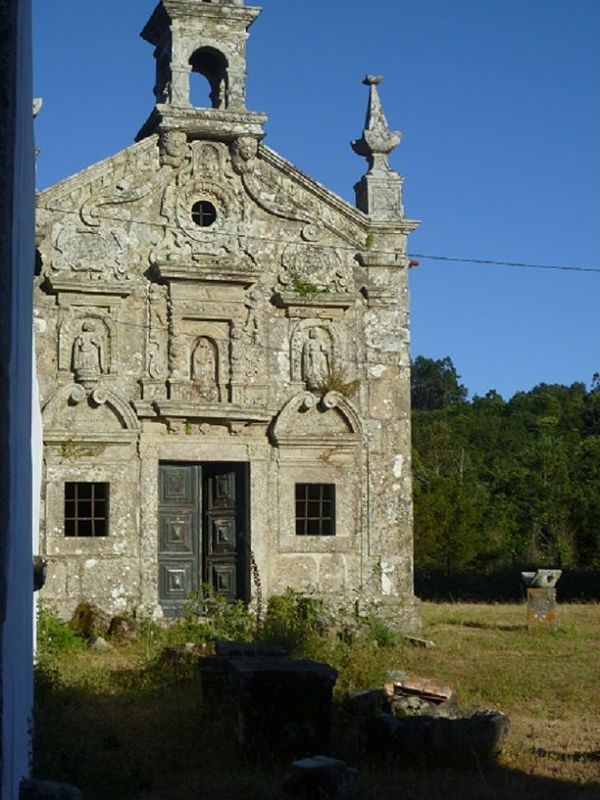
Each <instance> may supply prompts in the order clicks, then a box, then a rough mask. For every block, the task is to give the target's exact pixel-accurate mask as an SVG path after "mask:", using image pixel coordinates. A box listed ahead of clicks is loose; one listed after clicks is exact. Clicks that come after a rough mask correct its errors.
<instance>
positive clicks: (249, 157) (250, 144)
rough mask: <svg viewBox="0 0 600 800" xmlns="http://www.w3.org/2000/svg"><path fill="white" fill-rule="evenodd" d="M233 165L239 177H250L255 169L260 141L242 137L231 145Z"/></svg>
mask: <svg viewBox="0 0 600 800" xmlns="http://www.w3.org/2000/svg"><path fill="white" fill-rule="evenodd" d="M230 149H231V163H232V165H233V169H234V170H235V172H237V174H238V175H248V174H249V173H250V172H252V170H253V169H254V164H255V158H256V155H257V153H258V141H257V140H256V139H255V138H254V137H253V136H240V137H238V138H237V139H234V140H233V142H232V143H231V148H230Z"/></svg>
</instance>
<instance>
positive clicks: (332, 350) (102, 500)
mask: <svg viewBox="0 0 600 800" xmlns="http://www.w3.org/2000/svg"><path fill="white" fill-rule="evenodd" d="M260 11H261V9H260V8H257V7H253V6H247V5H245V3H244V0H161V2H159V4H158V6H157V7H156V9H155V10H154V12H153V14H152V16H151V18H150V20H149V22H148V23H147V24H146V26H145V28H144V29H143V31H142V34H141V35H142V37H143V38H144V39H145V40H146V41H147V42H148V43H149V44H151V45H152V47H153V48H154V57H155V59H156V84H155V86H154V94H155V97H156V103H155V107H154V109H153V111H152V113H151V114H150V117H149V118H148V120H147V121H146V122H145V123H144V125H143V126H142V128H141V130H140V132H139V134H138V136H137V139H136V143H135V144H133V145H131V146H130V147H128V148H126V149H125V150H123V151H121V152H120V153H117V154H116V155H115V156H113V157H111V158H108V159H106V160H105V161H102V162H100V163H98V164H95V165H93V166H91V167H89V168H88V169H85V170H83V171H82V172H80V173H78V174H77V175H74V176H73V177H70V178H67V179H66V180H64V181H62V182H61V183H59V184H57V185H55V186H53V187H51V188H49V189H47V190H45V191H43V192H41V193H40V194H39V197H38V218H37V219H38V221H37V247H38V253H39V275H38V277H37V279H36V286H35V316H36V344H37V363H38V372H39V382H40V391H41V402H42V411H43V425H44V481H43V486H44V488H43V493H42V513H41V517H42V531H41V541H42V551H43V553H44V554H45V557H46V558H47V560H48V579H47V584H46V587H45V588H44V590H43V593H42V597H44V598H45V599H46V601H48V602H50V603H51V604H52V605H53V606H54V607H55V608H57V609H58V610H59V612H60V613H61V614H63V615H65V616H66V615H68V614H70V613H71V612H72V610H73V608H74V607H75V605H76V604H77V603H78V602H80V601H82V600H87V601H91V602H93V603H95V604H97V605H98V606H100V607H101V608H103V609H104V610H106V611H107V612H109V613H123V612H126V611H130V612H137V613H144V614H150V615H153V616H154V617H163V616H164V617H170V616H175V615H177V614H178V613H180V612H181V610H182V608H183V607H184V604H185V603H186V602H187V601H188V598H189V597H190V595H191V594H193V593H197V592H199V591H202V589H203V587H204V586H206V585H209V586H211V587H212V588H213V589H214V591H215V592H218V593H220V594H222V595H224V596H226V597H227V598H230V599H241V600H243V601H245V602H249V603H252V602H253V601H255V600H256V593H257V586H258V585H259V583H260V586H261V592H262V594H263V596H264V597H268V596H270V595H273V594H277V593H281V592H283V591H285V589H286V587H292V588H293V589H295V590H298V591H300V592H307V593H311V594H314V595H316V596H319V597H323V598H325V599H326V600H330V601H333V602H335V603H339V604H342V603H352V604H357V605H358V607H361V606H362V607H365V608H372V607H378V608H379V609H380V612H381V613H382V614H385V615H386V616H388V617H389V618H390V619H393V620H394V621H395V622H397V623H398V624H399V625H400V626H403V627H406V628H409V627H411V626H414V624H415V623H416V615H415V600H414V596H413V560H412V552H413V544H412V499H411V459H410V454H411V451H410V357H409V322H408V291H407V274H408V266H409V260H408V258H407V254H406V253H407V249H406V247H407V244H406V243H407V236H408V234H409V233H410V232H411V231H413V230H414V229H415V228H416V227H417V224H418V223H417V222H416V221H414V220H410V219H407V218H406V217H405V216H404V209H403V204H402V181H403V179H402V177H401V176H400V175H399V174H397V173H396V172H394V171H392V170H391V169H390V167H389V165H388V155H389V153H390V152H391V151H392V150H393V149H394V148H395V147H396V146H397V145H398V143H399V142H400V138H401V135H400V134H399V133H396V132H394V131H392V130H390V129H389V127H388V123H387V121H386V117H385V115H384V113H383V110H382V106H381V103H380V99H379V94H378V84H379V83H380V81H381V78H380V77H376V76H368V77H367V78H366V79H365V83H366V84H367V86H368V91H369V100H368V110H367V118H366V123H365V128H364V131H363V133H362V136H361V138H360V139H358V140H356V141H354V142H353V144H352V147H353V148H354V150H355V152H356V153H357V154H358V155H359V156H362V157H364V158H365V159H366V161H367V165H368V166H367V171H366V174H365V175H364V176H363V177H362V178H361V180H360V181H359V182H358V183H357V185H356V187H355V189H356V207H353V206H351V205H350V204H348V203H347V202H346V201H344V200H342V199H341V198H339V197H337V196H336V195H335V194H333V193H331V192H330V191H328V190H327V189H325V188H324V187H323V186H321V185H320V184H318V183H317V182H316V181H314V180H312V179H311V178H309V177H307V176H306V175H305V174H304V173H302V172H300V171H299V170H298V169H296V168H295V167H294V166H293V165H292V164H290V163H289V162H288V161H286V160H285V159H284V158H282V157H281V156H280V155H278V154H277V153H275V152H274V151H273V150H271V149H270V148H269V147H268V146H266V145H265V144H264V143H263V137H264V130H263V125H264V123H265V122H266V119H267V117H266V116H265V115H264V114H259V113H255V112H253V111H250V110H248V108H247V105H246V41H247V37H248V29H249V28H250V26H251V25H252V24H253V22H254V21H255V20H256V18H257V17H258V15H259V13H260ZM193 73H198V74H199V75H201V76H203V78H204V79H205V80H206V81H207V82H208V85H209V87H210V95H209V97H210V101H209V102H207V103H206V105H209V106H210V107H206V108H204V107H203V108H199V107H195V106H194V105H192V103H191V99H190V77H191V76H192V74H193Z"/></svg>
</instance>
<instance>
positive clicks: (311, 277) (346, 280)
mask: <svg viewBox="0 0 600 800" xmlns="http://www.w3.org/2000/svg"><path fill="white" fill-rule="evenodd" d="M282 263H283V267H284V272H282V273H281V274H280V276H279V281H280V283H281V284H283V285H284V286H285V287H286V288H287V287H290V288H292V287H293V285H294V283H295V282H296V283H298V282H300V283H301V284H303V285H305V286H307V287H314V288H315V290H316V291H319V290H320V291H322V292H323V291H330V292H342V293H346V292H348V291H350V289H351V286H352V277H353V276H352V269H351V267H349V266H347V265H345V264H342V261H341V259H340V257H339V256H338V254H337V253H336V252H335V250H333V249H331V248H327V247H319V246H318V245H313V244H303V245H302V244H290V245H288V247H287V248H286V249H285V251H284V253H283V257H282Z"/></svg>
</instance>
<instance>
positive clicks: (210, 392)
mask: <svg viewBox="0 0 600 800" xmlns="http://www.w3.org/2000/svg"><path fill="white" fill-rule="evenodd" d="M190 374H191V376H192V381H193V382H194V385H195V388H196V393H197V395H198V397H200V398H201V399H202V400H205V401H206V402H208V403H215V402H219V400H220V399H221V398H220V391H219V380H218V379H219V354H218V350H217V344H216V342H215V341H213V340H212V339H211V338H210V337H208V336H200V337H199V338H198V339H197V341H196V343H195V345H194V348H193V350H192V361H191V370H190Z"/></svg>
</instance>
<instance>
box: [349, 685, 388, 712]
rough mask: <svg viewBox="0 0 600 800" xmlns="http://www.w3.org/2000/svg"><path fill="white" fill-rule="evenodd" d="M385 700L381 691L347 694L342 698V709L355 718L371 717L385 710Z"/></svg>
mask: <svg viewBox="0 0 600 800" xmlns="http://www.w3.org/2000/svg"><path fill="white" fill-rule="evenodd" d="M386 700H387V697H386V694H385V692H384V691H383V689H367V690H366V691H363V692H348V693H347V694H346V696H345V698H344V708H345V709H346V710H347V711H348V712H349V713H350V714H352V716H355V717H372V716H374V715H375V714H379V713H381V712H382V711H383V710H384V709H385V706H386Z"/></svg>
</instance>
